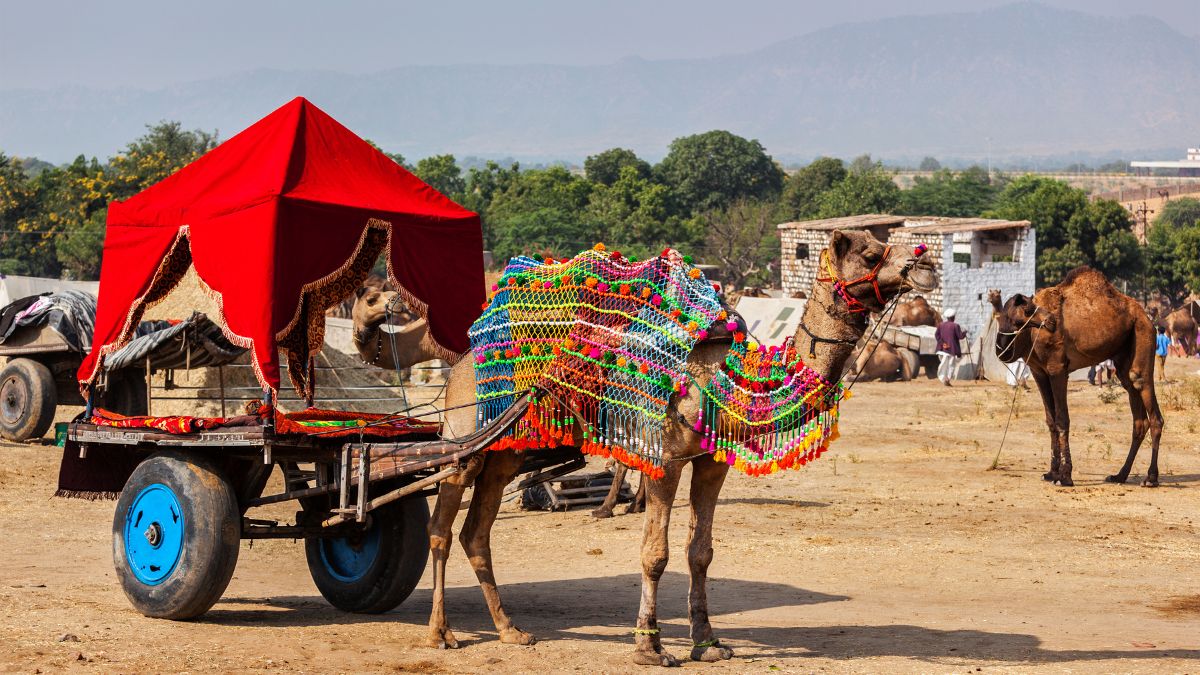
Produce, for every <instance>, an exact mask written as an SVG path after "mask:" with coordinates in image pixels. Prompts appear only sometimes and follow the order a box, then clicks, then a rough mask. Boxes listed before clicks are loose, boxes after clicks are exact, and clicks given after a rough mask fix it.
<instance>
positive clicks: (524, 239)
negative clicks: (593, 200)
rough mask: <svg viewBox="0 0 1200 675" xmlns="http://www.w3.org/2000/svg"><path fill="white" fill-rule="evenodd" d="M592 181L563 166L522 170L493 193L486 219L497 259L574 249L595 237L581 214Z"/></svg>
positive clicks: (573, 250)
mask: <svg viewBox="0 0 1200 675" xmlns="http://www.w3.org/2000/svg"><path fill="white" fill-rule="evenodd" d="M591 192H592V183H591V182H590V181H588V180H586V179H584V178H582V177H579V176H575V175H573V174H572V173H571V172H570V171H567V170H566V169H564V168H562V167H551V168H549V169H535V170H532V171H524V172H521V173H519V174H518V175H516V176H514V177H512V179H511V182H509V183H508V185H507V186H506V187H505V189H504V191H503V192H499V193H497V194H495V195H494V196H493V198H492V200H491V203H490V204H489V205H488V209H487V212H486V216H485V220H486V221H487V223H488V225H489V228H490V230H491V233H490V236H491V239H492V247H493V251H494V253H495V257H496V259H497V260H499V261H506V260H508V259H509V258H510V257H512V256H514V255H517V254H520V253H541V254H550V255H566V254H573V253H575V252H576V251H578V250H579V249H581V248H585V247H587V246H590V245H591V243H592V242H589V241H587V240H588V238H589V237H591V236H594V234H592V231H591V230H590V229H589V228H584V226H583V218H582V217H581V216H582V214H583V212H584V210H585V209H586V208H587V205H588V200H589V197H590V196H591Z"/></svg>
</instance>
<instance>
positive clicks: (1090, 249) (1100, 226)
mask: <svg viewBox="0 0 1200 675" xmlns="http://www.w3.org/2000/svg"><path fill="white" fill-rule="evenodd" d="M1132 230H1133V217H1132V216H1131V215H1130V214H1129V211H1127V210H1126V209H1125V207H1123V206H1121V204H1120V203H1119V202H1115V201H1113V200H1111V199H1100V200H1096V201H1094V202H1089V203H1088V204H1087V205H1086V206H1085V207H1084V208H1082V209H1080V210H1079V211H1077V212H1076V213H1075V215H1073V216H1072V217H1071V219H1070V220H1069V221H1068V222H1067V232H1068V233H1069V234H1070V237H1071V242H1072V243H1073V244H1074V245H1075V246H1076V247H1077V248H1078V249H1079V250H1080V251H1082V252H1083V255H1084V257H1085V259H1086V260H1087V264H1089V265H1091V266H1093V267H1095V268H1096V269H1098V270H1100V271H1101V272H1104V274H1105V275H1107V276H1108V277H1109V278H1110V279H1132V278H1133V277H1134V276H1135V275H1137V274H1138V273H1139V272H1141V267H1142V252H1141V248H1140V247H1139V246H1138V242H1137V238H1136V237H1134V236H1133V231H1132ZM1047 281H1049V279H1048V280H1047Z"/></svg>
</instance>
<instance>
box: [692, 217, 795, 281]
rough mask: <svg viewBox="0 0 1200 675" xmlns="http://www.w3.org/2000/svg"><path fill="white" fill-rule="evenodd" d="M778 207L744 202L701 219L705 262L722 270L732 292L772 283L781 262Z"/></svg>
mask: <svg viewBox="0 0 1200 675" xmlns="http://www.w3.org/2000/svg"><path fill="white" fill-rule="evenodd" d="M774 212H775V206H774V205H773V204H771V203H770V202H764V201H754V200H748V199H740V200H738V201H736V202H734V203H733V204H732V205H730V206H728V207H726V208H724V209H720V210H719V211H710V212H708V213H705V214H703V215H701V216H700V217H699V220H700V221H701V223H702V225H703V231H704V232H705V233H706V234H705V240H704V244H705V246H704V260H705V261H706V262H709V263H712V264H715V265H718V266H719V267H720V273H719V274H720V278H721V279H722V280H723V281H724V282H725V287H726V289H728V290H738V289H742V288H745V287H746V286H749V285H763V284H767V283H770V282H771V281H773V280H772V278H771V277H772V272H773V269H774V265H772V263H773V262H775V261H777V260H778V259H779V236H778V233H777V230H776V228H775V218H774Z"/></svg>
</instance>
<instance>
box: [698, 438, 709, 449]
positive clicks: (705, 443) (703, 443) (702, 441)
mask: <svg viewBox="0 0 1200 675" xmlns="http://www.w3.org/2000/svg"><path fill="white" fill-rule="evenodd" d="M700 449H701V450H705V451H707V450H708V449H709V445H708V439H707V438H701V439H700Z"/></svg>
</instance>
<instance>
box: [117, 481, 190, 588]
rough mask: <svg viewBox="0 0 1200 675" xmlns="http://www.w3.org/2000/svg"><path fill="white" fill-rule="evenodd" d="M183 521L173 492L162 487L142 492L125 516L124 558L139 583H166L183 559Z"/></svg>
mask: <svg viewBox="0 0 1200 675" xmlns="http://www.w3.org/2000/svg"><path fill="white" fill-rule="evenodd" d="M185 527H186V520H185V519H184V517H183V509H182V508H181V507H180V505H179V499H178V498H177V497H176V496H175V492H174V491H173V490H172V489H171V488H170V487H168V486H166V485H164V484H162V483H155V484H153V485H148V486H146V487H145V488H143V489H142V491H141V492H139V493H138V494H137V496H136V497H134V499H133V503H132V504H130V506H129V512H128V513H127V514H126V515H125V527H124V532H123V534H124V543H125V557H126V559H127V560H128V561H129V569H130V570H131V571H132V572H133V575H134V576H135V577H137V579H138V581H141V582H142V583H144V584H146V585H147V586H156V585H158V584H160V583H162V582H164V581H166V580H167V578H168V577H170V576H171V574H172V573H173V572H174V571H175V566H176V565H177V564H178V563H179V559H180V558H181V557H182V556H183V547H184V534H185Z"/></svg>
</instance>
